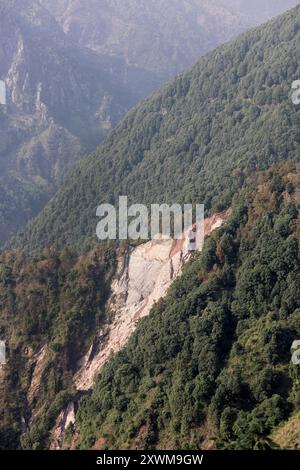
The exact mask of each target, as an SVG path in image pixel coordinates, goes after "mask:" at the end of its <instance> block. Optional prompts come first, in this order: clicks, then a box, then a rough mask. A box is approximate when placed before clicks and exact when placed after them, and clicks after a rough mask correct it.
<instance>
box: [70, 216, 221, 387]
mask: <svg viewBox="0 0 300 470" xmlns="http://www.w3.org/2000/svg"><path fill="white" fill-rule="evenodd" d="M226 217H227V212H223V213H220V214H216V215H214V216H213V217H211V218H208V219H206V220H205V223H204V234H205V235H208V234H209V233H211V232H212V231H213V230H214V229H216V228H218V227H220V226H221V225H222V223H223V222H224V220H225V219H226ZM202 243H203V237H200V238H199V239H198V240H197V246H196V249H197V250H201V249H202ZM190 256H191V251H190V241H189V233H188V232H187V233H185V234H183V237H182V239H180V240H172V239H168V240H164V239H158V240H151V241H150V242H148V243H145V244H143V245H140V246H138V247H137V248H134V249H131V250H129V251H128V252H127V253H125V255H124V257H122V258H120V259H119V269H118V273H117V276H116V279H115V280H114V282H113V284H112V294H111V298H110V300H109V303H108V310H109V312H110V320H111V321H110V322H107V323H106V324H105V326H104V327H103V328H102V329H101V330H100V331H99V333H98V335H97V337H96V339H95V340H94V342H93V344H92V345H91V348H90V350H89V351H88V353H87V354H86V356H85V357H84V358H83V359H82V360H81V363H80V364H79V366H80V369H79V371H78V372H77V374H76V375H75V378H74V381H75V385H76V388H77V390H80V391H84V390H88V389H90V388H92V386H93V383H94V379H95V377H96V375H97V374H98V373H99V371H100V369H101V367H102V366H103V365H104V364H105V362H106V361H107V360H108V358H109V357H110V355H111V354H115V353H116V352H118V351H120V350H121V349H122V348H123V347H124V346H125V345H126V343H127V341H128V340H129V338H130V337H131V335H132V334H133V332H134V331H135V329H136V326H137V323H138V321H139V320H140V319H141V318H142V317H145V316H146V315H148V314H149V313H150V310H151V308H152V306H153V305H154V303H155V302H157V301H158V300H159V299H161V298H162V297H164V296H165V294H166V292H167V290H168V288H169V287H170V285H171V284H172V282H173V281H174V279H176V278H177V277H178V276H179V275H180V274H181V272H182V268H183V266H184V264H185V263H186V262H187V261H188V260H189V258H190Z"/></svg>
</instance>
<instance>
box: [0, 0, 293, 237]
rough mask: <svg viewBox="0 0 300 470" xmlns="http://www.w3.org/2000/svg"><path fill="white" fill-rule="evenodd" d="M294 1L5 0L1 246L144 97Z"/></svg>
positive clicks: (1, 7) (0, 64) (0, 66)
mask: <svg viewBox="0 0 300 470" xmlns="http://www.w3.org/2000/svg"><path fill="white" fill-rule="evenodd" d="M254 3H255V2H254ZM294 4H296V1H287V0H285V1H284V2H281V1H273V2H270V1H267V0H265V1H261V2H259V8H258V6H257V5H256V4H253V2H251V6H250V5H249V2H246V1H229V2H225V1H221V0H215V1H211V0H209V1H206V0H185V1H181V0H162V1H158V0H150V1H149V0H147V1H141V0H134V1H132V0H128V1H123V0H122V1H111V0H110V1H108V0H107V1H106V0H104V1H103V0H101V1H100V0H97V1H96V0H70V1H68V0H66V1H64V0H58V1H57V0H51V1H48V0H42V1H40V2H39V1H35V0H9V1H6V0H1V1H0V13H1V16H0V59H1V60H0V80H5V82H6V86H7V106H6V107H3V106H1V108H0V123H1V128H0V135H1V144H0V169H1V175H0V195H1V204H0V228H1V230H0V243H3V242H5V241H6V240H7V239H8V238H9V237H10V236H11V235H13V234H14V233H15V232H16V230H18V229H19V228H22V226H24V224H25V223H26V221H27V220H28V219H30V218H31V217H32V216H34V215H35V214H36V213H38V212H39V211H40V209H41V208H42V207H43V206H44V204H45V203H46V201H47V200H48V199H49V197H50V196H51V195H52V194H53V193H54V192H55V191H56V189H57V187H58V185H59V184H60V183H61V181H62V179H63V176H64V175H65V172H66V170H67V169H69V168H70V167H71V166H72V165H73V163H74V162H75V161H76V160H77V159H78V158H79V157H82V156H83V155H85V154H86V153H88V151H91V150H92V149H93V148H94V147H95V146H96V145H97V144H98V143H99V142H100V141H101V139H102V138H103V136H104V135H105V134H106V133H107V132H108V131H110V130H111V129H112V128H113V127H114V126H115V124H116V123H117V122H118V121H119V120H120V119H121V117H122V116H123V115H124V114H125V113H126V111H128V110H129V108H130V107H131V106H133V105H134V104H135V103H136V102H137V101H138V100H139V99H141V98H143V97H145V96H146V95H148V94H149V93H150V92H151V91H152V90H154V89H155V88H156V87H157V86H158V85H159V84H161V83H163V82H164V81H165V80H167V79H169V78H171V77H172V76H173V75H175V73H177V72H178V71H180V70H182V69H183V68H184V67H186V66H188V65H190V64H191V63H192V62H194V61H195V60H196V59H197V58H198V57H200V56H201V55H202V54H204V53H205V52H207V51H208V50H209V49H212V48H213V47H215V46H217V45H218V44H220V43H222V42H224V41H226V40H227V39H229V38H231V37H233V36H234V35H236V34H237V33H239V32H240V31H242V30H245V29H247V28H249V27H251V26H253V25H255V24H258V23H259V22H262V21H264V20H265V19H267V18H268V17H271V16H273V15H275V14H277V13H279V12H280V11H281V10H283V9H284V8H288V7H289V6H292V5H294Z"/></svg>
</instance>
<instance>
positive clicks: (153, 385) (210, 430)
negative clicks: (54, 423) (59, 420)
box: [76, 165, 300, 449]
mask: <svg viewBox="0 0 300 470" xmlns="http://www.w3.org/2000/svg"><path fill="white" fill-rule="evenodd" d="M299 172H300V167H299V166H298V167H294V166H293V165H290V166H288V165H286V166H283V167H281V168H279V169H273V170H270V171H269V172H266V173H264V174H260V175H259V177H258V178H257V180H256V181H255V182H254V181H252V182H251V183H249V186H248V187H247V189H244V190H242V191H241V192H240V193H239V194H238V195H237V196H236V197H235V198H234V202H233V206H232V214H231V217H230V219H229V220H228V222H227V223H226V224H225V225H224V226H223V228H221V229H219V230H218V231H216V232H214V233H213V235H212V236H210V237H209V238H207V239H206V243H205V248H204V251H203V253H202V254H201V255H198V254H196V255H195V256H194V259H193V260H192V262H190V263H189V264H188V265H187V266H186V269H185V271H184V274H183V276H182V278H179V279H178V280H177V281H176V282H175V283H174V284H173V286H172V287H171V289H170V292H169V294H168V295H167V297H166V298H165V299H164V300H162V301H161V302H160V303H159V304H158V305H156V307H155V308H154V309H153V311H152V313H151V315H150V317H148V318H146V319H144V320H142V321H141V322H140V323H139V326H138V329H137V331H136V333H135V334H134V336H133V337H132V338H131V340H130V343H129V344H128V347H126V349H124V350H123V351H122V352H121V353H119V354H118V355H116V356H115V357H114V358H113V359H112V360H111V361H110V362H109V363H108V364H107V365H106V367H105V368H104V370H103V372H102V373H101V376H100V378H99V380H98V383H97V384H96V387H95V389H94V391H93V393H92V395H91V397H86V398H83V399H82V401H81V403H80V407H79V411H78V414H77V425H76V432H77V433H79V437H78V436H77V441H76V442H77V445H78V447H79V448H81V449H85V448H90V447H92V446H93V445H94V444H95V442H98V443H99V442H100V443H101V444H100V447H102V448H115V449H120V448H121V449H124V448H136V447H138V448H142V449H152V448H158V449H165V448H166V449H168V448H171V449H174V448H175V449H196V448H203V446H207V445H208V444H209V441H213V442H214V445H215V446H217V447H218V448H221V449H260V448H262V449H263V448H265V449H267V448H273V447H275V442H272V439H270V434H271V433H272V431H273V430H274V428H276V427H277V426H278V425H280V423H282V422H283V421H285V420H286V419H287V418H288V417H289V416H290V415H292V414H293V413H295V412H296V411H299V410H300V371H299V367H297V366H294V365H293V364H292V362H291V345H292V342H293V341H294V340H295V339H297V338H300V320H299V316H300V291H299V289H300V254H299V242H300V219H299V207H300V205H299V204H300V198H299V189H300V176H299V175H300V173H299ZM298 443H299V444H300V441H299V435H298ZM98 445H99V444H98Z"/></svg>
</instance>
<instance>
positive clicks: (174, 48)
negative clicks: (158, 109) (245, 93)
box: [41, 0, 298, 82]
mask: <svg viewBox="0 0 300 470" xmlns="http://www.w3.org/2000/svg"><path fill="white" fill-rule="evenodd" d="M41 2H42V3H43V5H45V6H46V7H47V8H48V9H49V11H51V12H52V13H53V15H54V16H55V17H56V19H57V21H58V22H59V23H60V24H61V25H62V28H63V30H64V31H65V33H66V34H67V36H68V37H70V38H72V40H73V41H74V42H77V43H78V44H80V45H83V46H85V47H88V48H90V49H93V50H95V51H99V52H102V53H105V54H109V55H112V56H116V57H120V58H122V59H124V60H125V61H126V63H127V64H129V65H134V66H137V67H140V68H143V69H145V70H147V71H151V72H152V73H155V74H156V75H157V76H158V77H159V79H160V80H161V82H162V81H165V80H167V79H169V78H172V77H173V76H174V75H175V74H176V73H178V72H180V71H182V70H183V69H184V68H186V67H188V66H189V65H191V64H192V63H193V62H195V61H196V60H198V58H199V57H200V56H201V55H203V54H204V53H206V52H208V51H209V50H210V49H213V48H215V47H216V46H218V45H220V44H222V43H224V42H225V41H227V40H228V39H230V38H233V37H234V36H237V35H238V34H239V33H241V32H242V31H244V30H245V29H248V28H251V27H253V26H256V25H258V24H260V23H263V22H264V21H266V20H268V19H270V18H272V17H273V16H276V15H279V14H280V13H282V12H284V11H286V10H288V9H289V8H291V7H293V6H295V5H296V4H297V3H298V1H297V0H277V1H276V0H275V1H274V0H254V1H251V2H250V1H249V0H159V1H158V0H126V1H124V0H102V1H98V0H64V1H62V0H41Z"/></svg>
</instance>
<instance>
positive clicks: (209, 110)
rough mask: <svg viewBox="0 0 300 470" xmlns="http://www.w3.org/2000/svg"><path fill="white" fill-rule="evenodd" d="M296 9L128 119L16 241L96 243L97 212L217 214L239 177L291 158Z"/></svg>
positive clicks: (295, 135)
mask: <svg viewBox="0 0 300 470" xmlns="http://www.w3.org/2000/svg"><path fill="white" fill-rule="evenodd" d="M299 40H300V6H299V7H296V8H295V9H293V10H291V11H290V12H288V13H287V14H285V15H283V16H281V17H279V18H278V19H276V20H274V21H272V22H270V23H268V24H267V25H265V26H263V27H259V28H257V29H256V30H254V31H251V32H249V33H246V34H244V35H242V36H240V37H239V38H238V39H237V40H235V41H233V42H232V43H230V44H228V45H225V46H222V47H220V48H218V49H216V50H215V51H214V52H212V53H210V54H208V55H206V56H205V57H203V58H202V59H201V60H200V61H199V62H198V63H197V64H196V65H195V66H194V67H192V68H191V69H190V70H188V71H187V72H185V73H183V74H182V75H181V76H179V77H178V78H176V79H175V80H173V81H172V82H171V83H168V84H167V85H165V86H164V87H163V88H162V89H161V90H160V91H159V92H157V93H156V94H154V95H153V96H152V97H151V98H149V99H148V100H146V101H145V102H143V103H141V104H140V105H138V106H137V107H136V108H135V109H133V110H132V111H130V112H129V114H128V115H127V116H126V118H125V119H124V120H123V121H122V122H121V123H120V125H118V126H117V128H116V129H115V130H114V131H113V132H112V133H111V134H110V136H109V137H108V138H107V140H106V141H105V143H104V144H103V145H102V146H101V147H99V149H98V150H97V151H95V152H94V153H93V154H92V155H91V156H90V157H89V158H87V159H85V160H84V161H83V162H81V163H80V164H79V165H78V166H77V168H76V169H75V170H74V171H73V172H72V173H71V175H70V177H69V179H68V180H67V182H66V184H65V185H64V188H63V189H62V190H61V191H60V192H59V193H58V194H57V195H56V196H55V197H54V198H53V200H52V201H51V203H50V204H49V205H48V206H47V207H46V209H45V211H44V212H43V213H42V214H41V216H40V217H38V219H37V220H35V221H34V222H33V223H32V224H31V225H30V227H29V228H28V229H27V230H26V232H25V235H24V236H23V237H21V238H20V239H19V246H21V247H22V246H27V247H28V248H30V249H36V248H39V247H42V246H45V245H48V244H53V243H57V244H58V245H59V246H63V245H65V244H78V245H79V246H81V247H82V243H87V241H89V240H96V239H95V227H96V223H97V220H96V207H97V206H98V204H100V203H101V202H112V203H113V202H114V201H117V198H118V196H119V195H128V196H129V199H130V200H131V201H136V202H139V203H158V202H166V203H169V202H172V203H173V202H184V203H188V202H196V203H199V202H203V203H205V206H206V210H207V211H209V210H211V209H212V210H216V211H218V210H220V209H223V208H226V207H227V206H228V205H229V204H230V201H231V199H232V196H233V194H234V193H235V191H236V190H237V189H238V188H239V187H240V186H241V185H242V184H243V181H244V179H245V176H246V175H247V174H249V173H252V172H254V171H256V170H258V169H264V168H267V167H268V166H269V165H270V164H273V163H275V162H280V161H282V160H287V159H289V160H294V161H298V160H299V158H300V157H299V155H300V153H299V149H300V143H299V106H295V105H294V104H293V103H292V100H291V85H292V82H293V81H294V80H296V79H298V77H299V76H300V66H299V63H300V62H299V59H300V50H299Z"/></svg>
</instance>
